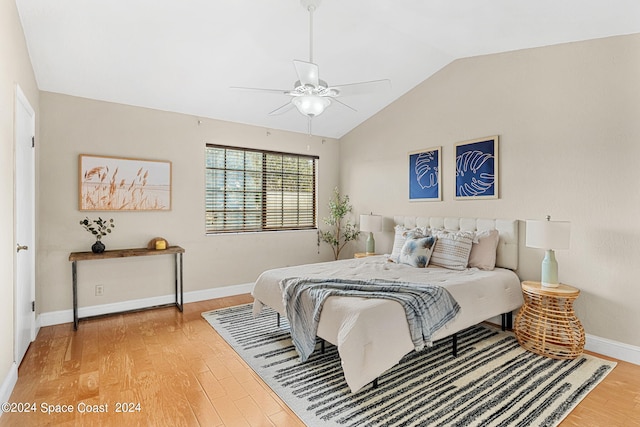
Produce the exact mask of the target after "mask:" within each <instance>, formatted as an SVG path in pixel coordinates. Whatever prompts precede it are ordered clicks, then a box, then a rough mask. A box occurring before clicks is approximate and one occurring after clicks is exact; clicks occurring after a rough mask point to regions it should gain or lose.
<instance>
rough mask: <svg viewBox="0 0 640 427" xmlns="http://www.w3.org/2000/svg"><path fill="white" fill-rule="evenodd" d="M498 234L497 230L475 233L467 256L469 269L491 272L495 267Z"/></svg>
mask: <svg viewBox="0 0 640 427" xmlns="http://www.w3.org/2000/svg"><path fill="white" fill-rule="evenodd" d="M499 240H500V233H498V230H485V231H480V232H478V233H476V237H475V239H474V240H473V246H471V254H469V267H475V268H479V269H480V270H493V269H494V268H495V267H496V251H497V250H498V241H499Z"/></svg>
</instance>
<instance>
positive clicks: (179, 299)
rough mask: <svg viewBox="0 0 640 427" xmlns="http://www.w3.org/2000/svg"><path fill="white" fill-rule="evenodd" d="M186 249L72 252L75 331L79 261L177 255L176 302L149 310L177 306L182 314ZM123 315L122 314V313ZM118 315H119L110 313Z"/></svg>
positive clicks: (70, 255)
mask: <svg viewBox="0 0 640 427" xmlns="http://www.w3.org/2000/svg"><path fill="white" fill-rule="evenodd" d="M183 253H184V249H183V248H181V247H180V246H169V247H168V248H167V249H162V250H156V249H147V248H139V249H138V248H136V249H117V250H113V251H104V252H102V253H101V254H94V253H93V252H72V253H71V254H69V261H71V275H72V280H73V329H74V330H76V331H77V330H78V321H79V320H80V319H79V318H78V266H77V263H78V261H96V260H101V259H113V258H128V257H137V256H151V255H175V290H176V302H175V303H169V304H164V305H159V306H152V307H147V308H157V307H167V306H172V305H175V306H176V307H177V308H178V310H180V311H181V312H182V309H183V304H184V298H183V286H182V254H183ZM120 313H122V312H120ZM109 314H117V313H109Z"/></svg>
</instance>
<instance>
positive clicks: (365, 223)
mask: <svg viewBox="0 0 640 427" xmlns="http://www.w3.org/2000/svg"><path fill="white" fill-rule="evenodd" d="M360 231H364V232H369V237H368V238H367V255H372V254H375V253H376V241H375V240H374V239H373V233H374V232H379V231H382V216H381V215H373V214H371V215H360Z"/></svg>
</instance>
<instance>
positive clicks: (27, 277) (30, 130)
mask: <svg viewBox="0 0 640 427" xmlns="http://www.w3.org/2000/svg"><path fill="white" fill-rule="evenodd" d="M15 120H16V123H15V139H16V140H15V146H16V151H15V153H16V154H15V155H16V158H15V162H16V164H15V168H16V169H15V173H16V175H15V194H16V196H15V197H16V212H15V228H16V234H15V235H16V252H17V254H16V281H15V287H16V289H15V293H14V295H15V301H14V313H15V328H16V329H15V361H16V363H17V364H18V365H19V364H20V362H21V361H22V358H23V357H24V354H25V353H26V352H27V348H29V344H30V343H31V341H33V340H34V339H35V311H34V306H35V154H34V152H35V148H34V142H33V141H34V135H35V112H34V111H33V108H31V105H30V104H29V101H28V100H27V97H26V96H25V95H24V93H23V92H22V90H21V89H20V86H17V85H16V113H15Z"/></svg>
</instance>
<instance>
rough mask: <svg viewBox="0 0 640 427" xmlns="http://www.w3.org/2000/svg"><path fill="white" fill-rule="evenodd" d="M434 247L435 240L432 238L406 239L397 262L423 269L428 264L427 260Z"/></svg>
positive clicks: (417, 237)
mask: <svg viewBox="0 0 640 427" xmlns="http://www.w3.org/2000/svg"><path fill="white" fill-rule="evenodd" d="M435 245H436V238H435V237H433V236H429V237H423V236H416V237H414V238H409V239H407V241H406V242H404V245H403V246H402V251H400V257H399V259H398V262H399V263H400V264H408V265H411V266H414V267H418V268H425V267H426V266H427V264H429V258H431V254H432V253H433V248H434V247H435Z"/></svg>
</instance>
